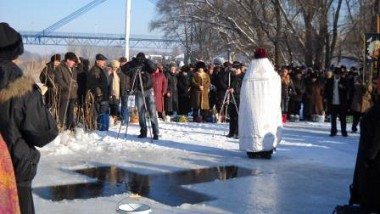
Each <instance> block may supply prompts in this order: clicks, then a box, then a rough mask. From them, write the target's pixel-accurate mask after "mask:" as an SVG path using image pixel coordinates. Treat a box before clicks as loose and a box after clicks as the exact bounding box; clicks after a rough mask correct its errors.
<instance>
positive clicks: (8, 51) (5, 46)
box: [0, 22, 24, 60]
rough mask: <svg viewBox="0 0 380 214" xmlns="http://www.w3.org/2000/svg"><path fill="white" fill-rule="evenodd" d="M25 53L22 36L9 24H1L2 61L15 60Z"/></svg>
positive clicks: (0, 47)
mask: <svg viewBox="0 0 380 214" xmlns="http://www.w3.org/2000/svg"><path fill="white" fill-rule="evenodd" d="M23 52H24V44H23V42H22V37H21V35H20V34H19V33H18V32H17V31H16V30H15V29H13V28H12V27H10V26H9V24H8V23H5V22H2V23H0V59H8V60H13V59H16V58H17V57H18V56H19V55H21V54H22V53H23Z"/></svg>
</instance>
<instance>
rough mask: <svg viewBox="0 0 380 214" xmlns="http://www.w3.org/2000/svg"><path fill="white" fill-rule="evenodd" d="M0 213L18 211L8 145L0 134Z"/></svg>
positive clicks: (14, 213) (15, 212)
mask: <svg viewBox="0 0 380 214" xmlns="http://www.w3.org/2000/svg"><path fill="white" fill-rule="evenodd" d="M0 198H1V200H0V213H12V214H18V213H20V206H19V201H18V195H17V186H16V178H15V174H14V170H13V164H12V160H11V156H10V155H9V151H8V147H7V145H6V144H5V142H4V140H3V138H2V137H1V135H0Z"/></svg>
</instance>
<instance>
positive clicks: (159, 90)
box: [152, 72, 168, 112]
mask: <svg viewBox="0 0 380 214" xmlns="http://www.w3.org/2000/svg"><path fill="white" fill-rule="evenodd" d="M152 82H153V91H154V98H155V102H156V110H157V112H162V111H163V110H164V108H163V107H164V106H163V99H164V98H163V96H164V94H166V91H167V88H168V81H167V80H166V77H165V75H164V74H163V73H162V72H158V73H153V74H152Z"/></svg>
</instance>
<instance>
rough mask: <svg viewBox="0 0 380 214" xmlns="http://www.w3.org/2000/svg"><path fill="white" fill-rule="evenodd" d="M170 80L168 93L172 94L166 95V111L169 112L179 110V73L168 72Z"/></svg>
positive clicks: (167, 75)
mask: <svg viewBox="0 0 380 214" xmlns="http://www.w3.org/2000/svg"><path fill="white" fill-rule="evenodd" d="M166 78H167V80H168V88H167V92H166V93H170V96H168V94H166V96H165V111H167V112H177V111H178V89H177V85H178V79H177V74H176V73H172V72H168V73H167V74H166Z"/></svg>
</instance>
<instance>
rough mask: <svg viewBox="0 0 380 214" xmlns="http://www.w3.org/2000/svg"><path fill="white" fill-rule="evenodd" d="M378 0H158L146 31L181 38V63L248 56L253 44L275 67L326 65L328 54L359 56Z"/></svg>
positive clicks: (373, 22) (373, 21)
mask: <svg viewBox="0 0 380 214" xmlns="http://www.w3.org/2000/svg"><path fill="white" fill-rule="evenodd" d="M379 4H380V0H314V1H310V0H159V1H158V2H157V5H156V7H157V8H156V9H157V14H156V16H155V18H154V20H153V21H151V23H150V29H151V30H161V31H163V32H164V33H165V35H166V36H167V37H170V38H175V39H178V40H180V41H181V43H182V45H183V47H184V50H185V63H189V62H193V61H195V60H197V59H203V60H206V61H211V60H212V59H214V58H215V57H216V56H218V55H221V54H223V53H229V54H233V55H234V57H239V56H244V57H251V56H252V54H253V50H254V49H255V48H256V47H262V48H265V49H267V50H269V52H270V53H272V56H271V58H272V60H273V61H274V62H275V64H276V65H284V64H287V65H289V64H298V65H305V66H308V67H318V68H326V67H329V66H330V64H331V60H332V58H333V57H341V56H350V57H355V58H357V59H359V60H360V59H363V57H364V42H365V41H364V33H369V32H372V33H373V32H376V30H377V29H376V27H377V23H376V22H377V15H379V14H380V13H379V11H380V9H379V7H380V6H379Z"/></svg>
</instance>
